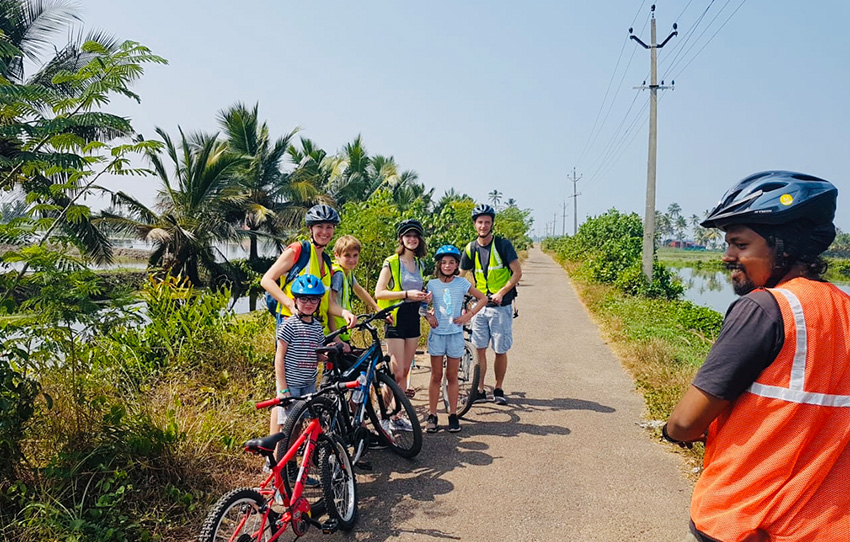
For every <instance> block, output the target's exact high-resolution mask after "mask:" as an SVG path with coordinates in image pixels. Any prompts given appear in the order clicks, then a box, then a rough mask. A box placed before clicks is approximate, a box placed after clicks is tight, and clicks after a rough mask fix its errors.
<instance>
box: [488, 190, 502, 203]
mask: <svg viewBox="0 0 850 542" xmlns="http://www.w3.org/2000/svg"><path fill="white" fill-rule="evenodd" d="M487 198H488V199H489V200H490V201H491V202H493V207H498V206H499V203H500V202H501V201H502V193H501V192H499V191H498V190H493V191H492V192H490V193H489V194H487Z"/></svg>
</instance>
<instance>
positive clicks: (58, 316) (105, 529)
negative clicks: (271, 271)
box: [0, 0, 531, 541]
mask: <svg viewBox="0 0 850 542" xmlns="http://www.w3.org/2000/svg"><path fill="white" fill-rule="evenodd" d="M77 20H78V17H77V15H76V13H75V12H74V11H73V8H72V7H70V6H69V5H67V4H65V3H61V2H57V3H42V2H35V1H27V0H0V119H2V120H0V196H2V198H3V200H4V201H3V202H2V205H0V337H2V345H0V540H14V541H29V540H86V541H88V540H155V539H162V540H171V539H186V538H189V537H191V536H193V535H194V534H195V531H196V529H197V526H198V525H199V524H200V522H201V517H202V515H203V514H204V513H205V508H206V506H207V505H208V504H209V501H210V499H211V498H214V497H217V496H218V495H219V494H220V493H221V491H222V488H229V487H235V486H236V485H239V484H241V483H244V482H245V479H244V477H245V473H254V472H255V471H256V465H255V464H251V465H250V466H249V467H248V468H247V469H246V468H245V466H246V465H245V464H244V462H243V458H242V454H240V453H239V451H238V450H239V447H240V445H241V443H242V442H244V440H245V439H246V438H248V437H250V436H256V433H257V432H258V431H263V430H264V429H265V427H266V420H265V419H264V416H262V415H261V414H258V413H256V412H255V411H254V409H253V408H252V400H254V399H257V398H260V397H266V396H267V395H268V394H269V393H270V392H271V390H272V389H273V385H272V384H273V383H272V371H271V359H272V354H273V352H272V348H273V344H274V341H273V325H272V319H271V317H270V316H269V315H268V314H266V313H263V312H256V313H253V314H251V315H248V316H247V317H242V318H236V317H234V316H233V315H232V314H231V313H229V312H228V311H226V310H225V307H226V306H227V304H228V302H229V300H230V298H231V291H232V290H245V289H247V288H251V287H252V286H256V283H257V281H258V278H259V276H260V275H261V274H262V273H263V272H264V271H265V269H267V268H268V266H269V265H270V263H271V260H269V259H264V258H261V257H259V256H258V254H259V250H258V245H259V244H260V243H271V244H273V245H276V246H277V247H278V248H280V247H282V246H283V245H284V244H285V243H288V242H290V241H292V240H293V239H296V238H299V237H303V236H304V235H305V232H304V230H303V226H302V221H303V214H304V210H305V209H306V208H308V207H309V206H311V205H314V204H315V203H319V202H327V203H331V204H333V205H335V206H336V207H337V208H339V209H340V210H341V215H342V221H343V222H342V225H341V227H340V228H339V234H344V233H350V234H353V235H355V236H357V237H358V238H360V239H361V240H362V241H363V242H364V250H363V256H362V258H361V270H360V271H359V272H358V277H359V278H360V280H361V282H363V283H364V285H366V286H367V287H371V286H372V285H373V284H374V281H375V278H376V276H377V273H378V270H379V268H380V263H381V260H382V259H383V258H384V257H386V256H387V255H389V254H391V253H392V252H393V250H394V248H395V233H394V228H395V224H396V223H397V222H398V221H399V220H400V219H401V218H402V217H417V218H420V219H422V220H423V223H424V224H425V228H426V233H427V234H428V242H429V246H430V247H431V253H433V250H434V249H435V248H436V247H437V246H439V245H440V244H444V243H453V244H458V245H460V244H462V243H464V242H466V241H468V240H470V239H472V238H473V237H474V232H473V230H472V225H471V221H470V211H471V209H472V207H473V205H474V202H473V200H472V198H470V197H469V196H466V195H464V194H459V193H455V192H454V191H450V192H448V193H446V194H445V195H444V196H443V197H442V198H439V199H436V198H434V197H433V189H431V190H428V189H426V188H425V185H424V184H422V183H420V182H418V181H417V176H416V174H415V173H414V172H412V171H409V170H408V171H402V170H401V168H399V166H398V165H397V164H396V163H395V161H394V160H393V158H392V157H387V156H381V155H370V154H369V153H368V152H367V151H366V148H365V146H364V144H363V141H362V138H360V137H359V136H358V137H356V138H355V139H354V140H353V141H352V142H351V143H349V144H347V145H345V146H344V147H343V148H342V149H341V150H340V151H339V152H337V153H327V152H326V151H324V150H322V149H321V148H319V146H318V145H316V144H315V143H314V142H313V141H311V140H309V139H307V138H304V137H298V140H297V141H296V135H297V134H296V130H292V131H290V132H288V133H286V134H285V135H283V136H281V137H278V138H274V137H272V135H271V129H270V128H269V127H268V126H267V125H266V123H264V122H261V120H260V119H259V112H258V106H256V105H255V106H253V107H247V106H245V105H243V104H241V103H237V104H234V105H232V106H230V107H228V108H225V109H223V110H222V111H221V112H220V113H219V116H218V120H219V124H220V127H221V131H220V132H219V133H217V134H216V133H211V134H206V133H196V132H191V131H184V130H183V129H182V128H181V127H178V128H177V133H178V136H177V137H172V136H171V135H169V134H168V132H167V131H166V130H164V129H157V131H156V134H154V135H153V137H146V138H141V137H137V136H136V135H135V134H136V132H135V130H133V127H132V126H131V125H130V123H129V122H128V121H127V120H126V119H124V118H122V117H120V116H117V115H113V114H111V113H109V112H108V111H107V109H108V107H109V104H110V101H111V99H112V98H114V97H115V96H127V97H130V98H133V99H135V100H140V97H139V96H137V95H136V94H134V93H133V92H132V90H131V86H132V83H133V82H135V81H136V80H138V78H140V77H142V76H143V73H144V68H145V67H146V66H148V65H150V64H152V63H154V64H163V63H165V60H164V59H162V58H160V57H158V56H156V55H155V54H153V53H152V52H151V51H149V50H148V49H147V48H146V47H144V46H143V45H140V44H138V43H134V42H131V41H125V42H119V41H117V40H115V39H113V38H111V37H109V36H107V35H105V34H104V33H102V32H90V33H88V34H83V33H78V32H69V28H70V27H71V26H72V25H73V23H74V22H75V21H77ZM61 35H72V36H75V38H74V39H73V40H72V41H71V42H70V43H67V44H64V45H59V46H56V47H53V46H52V42H51V40H52V39H53V38H55V37H56V36H61ZM44 45H48V46H47V47H44ZM44 51H50V52H51V54H49V55H47V56H45V53H44ZM25 66H36V69H35V71H34V73H32V74H28V73H25V70H24V68H25ZM134 155H138V156H141V157H142V158H143V159H144V160H145V161H146V164H147V167H146V168H133V167H131V166H130V164H131V159H132V157H133V156H134ZM107 175H140V176H142V175H152V176H154V177H155V178H156V179H157V181H158V182H159V185H160V195H159V198H158V200H157V202H156V205H155V206H148V205H146V204H145V203H144V202H142V201H140V200H139V198H138V197H137V195H134V194H130V193H113V192H110V191H109V190H107V189H106V188H105V187H104V186H102V183H101V181H102V180H103V179H104V178H105V177H104V176H107ZM96 193H106V194H108V195H110V197H111V198H112V203H113V206H112V207H111V208H110V209H108V210H106V211H103V212H96V211H93V210H92V209H91V208H90V207H88V206H87V205H85V204H83V202H84V201H85V197H86V196H88V195H91V194H96ZM489 199H490V200H491V201H492V202H493V203H494V204H495V205H496V206H497V208H498V209H499V211H498V215H497V221H496V223H497V226H496V227H497V230H498V231H499V232H500V233H501V234H502V235H505V236H507V237H509V238H511V239H512V240H513V241H514V243H515V245H516V246H517V248H518V249H523V248H527V247H528V246H529V244H530V239H529V237H528V231H529V229H530V227H531V220H530V217H529V211H527V210H522V209H519V208H518V207H517V206H516V202H515V201H513V200H508V201H507V202H506V203H505V204H504V205H501V204H500V203H501V193H499V192H498V191H494V192H493V193H491V194H490V195H489ZM114 235H124V236H127V235H129V236H131V237H135V238H138V239H144V240H146V241H149V242H150V243H152V244H153V246H154V250H153V251H152V253H151V256H150V260H149V272H150V277H145V278H144V279H143V280H141V281H139V280H138V276H137V275H138V274H134V278H133V282H132V283H131V284H130V283H124V281H121V280H116V277H115V275H114V274H113V275H109V274H107V275H104V274H102V273H95V272H93V271H92V270H91V269H90V267H91V264H93V263H103V262H109V261H111V260H112V259H113V247H112V243H111V241H110V236H114ZM233 240H242V241H247V242H248V244H249V247H250V248H249V257H248V258H247V259H246V260H244V261H234V262H228V261H226V259H224V258H223V257H222V255H221V254H220V253H219V252H218V250H217V249H216V246H218V244H219V243H222V242H227V241H233ZM201 286H203V287H204V288H203V289H200V288H199V287H201ZM209 287H211V288H209Z"/></svg>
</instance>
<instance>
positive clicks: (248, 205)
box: [218, 103, 298, 260]
mask: <svg viewBox="0 0 850 542" xmlns="http://www.w3.org/2000/svg"><path fill="white" fill-rule="evenodd" d="M258 109H259V105H258V104H254V107H253V108H252V109H248V108H247V107H246V106H245V105H244V104H242V103H236V104H235V105H233V106H231V107H230V108H228V109H225V110H222V111H220V112H219V114H218V121H219V124H220V125H221V127H222V129H223V130H224V135H225V137H226V139H227V144H228V145H229V146H230V150H231V152H233V153H235V154H238V155H241V156H242V157H243V159H244V161H243V163H242V164H240V167H239V168H238V169H236V170H235V172H234V173H235V183H234V185H233V189H234V190H235V193H234V194H233V196H232V197H231V201H232V202H233V206H232V208H231V209H230V210H229V212H228V218H229V219H231V220H233V221H234V222H238V224H239V226H240V228H238V229H237V233H238V234H245V235H247V236H248V239H249V242H250V250H249V259H250V260H256V259H257V258H258V251H257V238H258V235H259V234H260V233H261V232H262V233H266V234H268V235H271V236H273V237H275V238H277V237H279V236H280V234H281V233H282V232H281V230H280V226H281V222H280V221H278V220H275V219H276V216H277V212H278V211H280V210H282V209H283V206H284V201H285V199H286V196H287V191H288V188H289V187H288V186H287V185H288V181H289V178H288V175H286V174H285V173H283V171H281V162H282V161H283V159H284V158H285V157H286V150H287V148H288V147H289V146H290V141H291V140H292V138H293V137H294V136H295V133H296V132H297V131H298V128H295V129H293V130H292V131H291V132H289V133H288V134H285V135H284V136H282V137H279V138H278V139H276V140H275V141H274V142H272V140H271V137H270V135H269V128H268V125H267V124H266V123H265V122H264V123H262V124H260V121H259V115H258Z"/></svg>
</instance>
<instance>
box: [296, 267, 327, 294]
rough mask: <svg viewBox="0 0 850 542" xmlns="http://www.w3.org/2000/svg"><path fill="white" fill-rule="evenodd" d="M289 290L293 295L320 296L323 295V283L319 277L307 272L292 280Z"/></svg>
mask: <svg viewBox="0 0 850 542" xmlns="http://www.w3.org/2000/svg"><path fill="white" fill-rule="evenodd" d="M291 292H292V295H293V296H294V297H300V296H305V295H318V296H322V295H325V285H324V284H322V281H321V280H320V279H319V277H317V276H316V275H311V274H309V273H307V274H306V275H301V276H299V277H298V278H297V279H295V280H294V281H292V289H291Z"/></svg>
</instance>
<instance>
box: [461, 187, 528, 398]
mask: <svg viewBox="0 0 850 542" xmlns="http://www.w3.org/2000/svg"><path fill="white" fill-rule="evenodd" d="M495 219H496V210H495V209H493V208H492V207H490V206H489V205H487V204H485V203H482V204H480V205H477V206H476V207H475V209H473V210H472V221H473V222H474V224H475V231H476V233H477V234H478V238H477V239H476V240H475V241H472V242H471V243H469V244H467V245H466V248H465V249H464V251H463V253H462V254H461V258H460V268H461V269H462V270H464V271H466V272H467V273H466V274H467V276H468V277H469V278H470V282H472V283H473V284H474V285H475V287H476V288H477V289H478V290H479V291H481V292H483V293H484V294H485V295H486V296H488V297H489V298H490V302H489V303H488V304H487V306H486V307H484V309H483V310H482V311H481V312H479V313H478V314H476V315H475V318H473V320H472V344H473V345H474V346H475V348H476V349H478V365H479V366H480V367H481V378H480V379H479V381H478V389H476V390H473V394H472V395H473V397H471V398H470V399H471V400H472V401H486V400H487V392H486V390H485V389H484V375H486V374H487V347H488V346H489V345H490V344H492V345H493V352H495V354H496V360H495V362H494V363H493V365H494V372H495V373H496V387H495V388H494V389H493V401H494V402H496V403H498V404H500V405H506V404H508V399H507V398H506V397H505V392H504V390H503V388H502V384H503V382H504V380H505V373H506V372H507V370H508V350H510V348H511V346H512V345H513V310H512V308H511V303H512V302H513V300H514V298H515V297H516V285H517V283H518V282H519V279H521V278H522V267H520V264H519V259H518V258H517V254H516V250H514V247H513V245H512V244H511V242H510V241H508V240H507V239H504V238H502V237H497V236H494V235H493V222H494V221H495Z"/></svg>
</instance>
